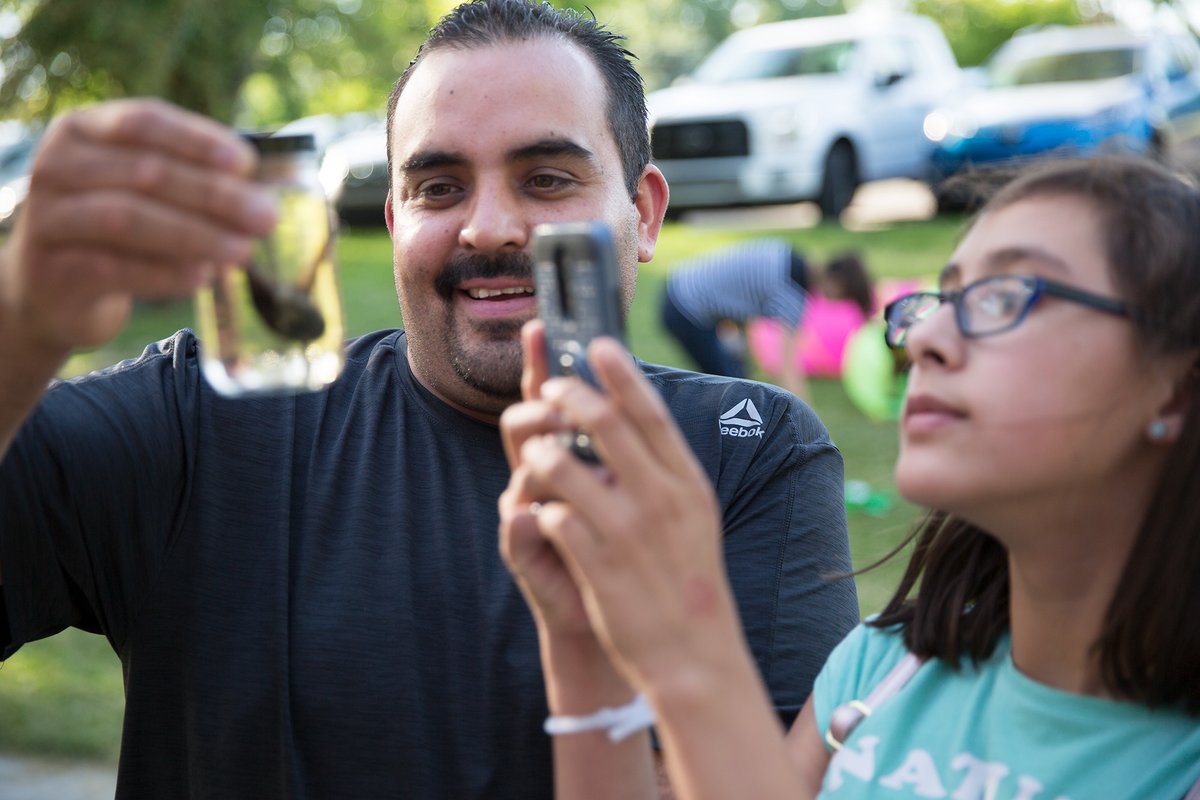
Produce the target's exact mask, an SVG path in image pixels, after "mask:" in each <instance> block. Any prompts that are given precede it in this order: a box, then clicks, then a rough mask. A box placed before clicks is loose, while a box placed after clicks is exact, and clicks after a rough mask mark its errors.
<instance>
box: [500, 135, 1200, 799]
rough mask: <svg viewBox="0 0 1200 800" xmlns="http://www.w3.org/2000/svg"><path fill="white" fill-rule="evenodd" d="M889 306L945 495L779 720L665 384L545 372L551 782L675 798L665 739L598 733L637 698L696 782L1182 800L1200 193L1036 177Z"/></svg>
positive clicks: (539, 437) (1199, 691) (614, 365)
mask: <svg viewBox="0 0 1200 800" xmlns="http://www.w3.org/2000/svg"><path fill="white" fill-rule="evenodd" d="M886 320H887V323H888V338H889V341H890V343H892V344H893V345H897V346H902V347H904V348H905V349H906V350H907V354H908V356H909V358H910V360H911V363H912V367H911V371H910V374H909V378H908V388H907V397H906V401H905V406H904V411H903V415H902V418H901V421H900V437H901V442H900V444H901V447H900V455H899V459H898V461H897V464H896V471H895V477H896V485H897V487H898V489H899V490H900V492H901V493H902V494H903V495H904V496H905V497H907V498H908V499H910V500H912V501H913V502H916V503H919V504H922V505H924V506H927V507H928V508H929V509H931V511H930V512H929V514H928V516H927V517H926V518H925V520H924V521H923V522H922V523H920V524H919V525H918V527H917V528H916V530H915V531H914V534H913V540H914V546H913V549H912V556H911V560H910V562H909V564H908V567H907V569H906V571H905V573H904V575H903V577H902V579H901V582H900V586H899V588H898V589H897V591H896V593H895V595H894V596H893V597H892V599H891V600H890V601H889V602H888V603H887V605H886V606H885V608H884V609H883V610H882V612H881V613H879V614H878V615H876V616H874V617H872V618H870V619H869V620H868V621H866V622H865V623H864V624H863V625H861V626H860V627H859V628H858V629H856V630H855V631H854V632H852V633H851V634H850V635H849V636H848V637H847V639H846V640H845V641H843V643H842V644H841V645H840V646H839V647H838V648H837V649H836V650H835V651H834V653H833V654H832V655H831V656H830V658H829V660H828V661H827V662H826V665H825V667H824V669H823V670H822V672H821V674H820V676H819V677H818V679H817V682H816V685H815V687H814V690H813V693H812V695H811V697H810V698H809V700H808V703H807V704H806V706H805V708H804V710H803V711H802V712H801V714H800V716H799V717H798V718H797V720H796V722H795V723H794V725H793V726H792V728H791V730H790V731H788V732H787V733H786V735H785V734H784V732H783V731H781V730H780V729H779V727H778V723H777V722H776V721H775V717H774V716H773V714H772V712H771V707H770V705H769V703H768V701H767V698H766V695H765V693H764V691H763V689H762V684H761V679H760V677H759V676H758V674H757V672H756V670H755V667H754V665H753V662H752V660H751V658H750V656H749V654H748V653H747V651H746V647H745V645H744V642H743V637H742V633H741V630H740V627H739V620H738V618H737V613H736V610H735V606H734V603H733V601H732V599H731V597H730V594H729V590H728V587H727V584H726V582H725V578H724V574H723V570H722V564H721V550H720V546H719V538H720V536H721V521H720V519H719V518H718V517H717V514H716V512H715V510H714V509H715V504H714V503H713V501H712V490H711V489H710V488H709V487H708V486H707V485H705V480H704V475H703V474H702V473H701V471H700V470H699V468H698V467H697V466H696V464H695V462H694V460H693V458H692V456H691V454H690V453H689V452H688V450H687V447H686V445H685V444H684V442H683V440H682V438H681V437H680V435H679V434H678V432H677V431H676V429H675V427H674V426H673V424H672V423H671V421H670V419H669V418H668V417H667V415H666V413H665V411H664V406H663V404H662V402H661V401H660V399H659V398H658V397H657V396H655V394H654V392H653V391H652V390H651V389H650V388H649V387H648V385H646V384H645V382H644V381H642V380H641V379H640V376H639V375H638V374H637V372H636V370H635V369H634V368H633V366H632V364H631V362H630V359H629V358H628V357H627V355H626V354H625V353H624V352H623V351H622V350H621V349H620V348H619V346H617V345H616V343H614V342H611V341H601V342H597V343H595V344H594V345H593V347H592V349H591V351H590V356H591V359H592V361H593V365H594V369H595V372H596V374H597V375H598V376H600V378H601V379H602V381H603V382H604V384H605V386H606V388H607V394H606V395H602V394H599V393H597V392H595V391H593V390H591V389H590V388H589V387H587V386H584V385H582V384H581V383H579V382H570V381H561V380H560V381H551V382H549V383H545V384H543V383H542V378H543V376H544V368H543V367H542V365H541V364H540V363H539V359H538V358H529V359H528V364H527V369H526V382H525V386H526V387H527V390H528V391H527V395H528V396H529V399H528V401H527V402H526V403H523V404H520V405H518V406H516V407H514V408H513V409H510V411H509V412H508V413H507V414H506V415H505V417H504V419H503V420H502V429H503V431H504V434H505V437H506V448H507V452H508V454H509V458H510V460H511V462H512V464H513V467H514V472H513V476H512V480H511V482H510V485H509V488H508V490H507V491H506V492H505V494H504V495H503V497H502V498H501V503H500V507H501V546H502V549H503V551H504V554H505V557H506V560H507V562H508V564H509V566H510V569H512V571H513V573H514V575H515V577H516V578H517V580H518V582H519V583H520V585H521V587H522V590H523V591H524V593H525V596H526V599H527V601H528V602H529V603H530V606H531V608H532V609H533V611H534V616H535V618H536V619H537V620H538V626H539V633H540V635H541V637H542V653H543V662H544V667H545V678H546V685H547V695H548V698H549V701H550V708H551V711H552V713H553V715H554V717H552V722H551V724H550V725H549V726H548V727H549V729H550V730H552V731H563V732H562V733H559V734H558V735H556V736H555V741H554V748H555V758H556V771H557V780H558V785H559V790H560V793H559V797H560V798H582V797H592V798H609V797H613V798H615V797H626V798H628V797H645V798H651V797H655V796H656V789H655V787H654V781H653V771H652V764H653V762H652V755H651V748H650V746H649V745H648V743H647V741H646V734H644V733H635V734H633V735H629V736H625V737H624V738H620V737H618V736H611V737H608V736H605V734H606V733H613V732H614V731H615V733H618V734H622V735H624V734H628V733H629V728H631V727H632V728H637V727H638V726H639V725H643V724H645V723H646V722H647V720H648V719H649V715H646V714H640V713H639V712H643V711H645V709H646V705H648V706H649V707H652V708H653V710H654V712H656V714H657V723H656V725H657V737H658V741H659V742H660V743H661V746H662V751H661V752H662V756H663V759H664V761H665V764H666V768H667V772H668V774H669V776H670V778H671V782H672V784H673V786H674V791H675V793H676V796H677V797H686V798H754V800H769V799H770V798H781V800H782V798H788V800H794V798H802V797H816V796H819V797H823V798H824V797H828V798H864V797H888V798H893V797H895V798H908V797H947V798H949V797H953V798H1020V800H1055V798H1068V797H1069V798H1075V800H1080V798H1100V797H1103V798H1182V797H1184V796H1185V795H1188V796H1189V797H1190V796H1191V795H1190V794H1189V791H1190V790H1193V788H1194V784H1197V781H1198V779H1200V624H1198V622H1197V620H1200V492H1198V491H1197V490H1196V488H1195V480H1196V477H1195V476H1196V475H1197V474H1200V408H1198V407H1200V386H1198V385H1197V375H1198V368H1197V360H1198V358H1200V193H1198V192H1197V190H1196V188H1195V187H1193V186H1192V185H1190V184H1189V183H1186V182H1184V181H1183V180H1181V179H1179V178H1177V177H1176V176H1174V175H1173V174H1171V173H1170V172H1168V171H1167V170H1165V169H1164V168H1162V167H1160V166H1158V165H1156V164H1153V163H1150V162H1147V161H1142V160H1135V159H1129V158H1119V157H1105V158H1100V159H1096V160H1091V161H1086V162H1074V161H1071V162H1058V163H1055V164H1052V165H1049V166H1045V167H1041V168H1038V169H1037V170H1036V171H1032V172H1029V173H1026V174H1025V175H1023V176H1022V177H1020V178H1018V179H1017V180H1016V181H1014V182H1013V183H1011V184H1009V185H1008V186H1007V187H1005V188H1004V189H1002V190H1001V191H1000V192H999V193H998V194H997V195H996V196H995V197H994V198H993V199H992V200H991V201H990V203H989V204H988V205H987V206H986V207H985V208H984V210H983V211H982V212H981V213H980V215H979V216H978V217H977V218H976V219H975V221H974V222H973V224H972V225H971V227H970V229H969V230H968V232H967V234H966V235H965V237H964V238H963V240H962V242H961V243H960V244H959V246H958V248H957V249H956V250H955V252H954V254H953V256H952V257H951V259H950V262H949V264H948V265H947V266H946V267H945V268H944V269H943V270H942V273H941V277H940V286H939V290H938V291H936V292H923V293H918V294H916V295H913V296H910V297H906V298H901V299H900V300H898V301H896V302H894V303H893V304H892V305H891V306H889V308H888V310H887V314H886ZM538 337H539V331H538V329H537V327H536V323H534V324H532V325H531V328H530V329H529V330H528V331H527V334H526V352H527V353H538V352H540V348H539V345H540V342H539V340H538ZM539 387H540V388H539ZM563 427H582V428H586V429H588V430H590V431H591V433H592V439H593V441H594V442H595V444H596V446H597V449H598V450H599V451H600V453H601V456H602V458H603V460H604V467H603V468H601V469H596V468H594V467H589V466H587V465H584V464H583V463H581V462H578V461H573V460H572V457H571V456H570V455H569V454H568V453H567V452H566V451H565V450H564V449H563V448H562V447H561V446H560V445H559V444H557V441H558V440H557V439H556V437H555V436H554V435H553V432H554V431H556V430H558V429H560V428H563ZM748 502H752V499H749V500H748ZM797 513H803V501H802V499H801V501H800V502H799V504H798V512H797ZM635 693H640V696H641V697H642V698H644V701H645V704H643V702H642V701H640V700H639V702H637V703H633V704H629V701H630V699H631V698H633V697H634V695H635ZM881 697H882V698H884V700H882V701H881V700H880V698H881ZM600 707H607V708H608V709H609V710H608V711H607V713H602V714H595V713H592V712H594V711H595V710H596V709H597V708H600ZM620 723H627V724H625V725H621V724H620ZM614 726H615V727H614ZM618 729H619V730H618ZM570 731H577V732H570ZM610 738H612V739H617V738H620V741H618V742H613V741H610ZM1196 791H1200V790H1196Z"/></svg>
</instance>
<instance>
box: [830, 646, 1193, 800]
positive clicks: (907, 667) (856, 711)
mask: <svg viewBox="0 0 1200 800" xmlns="http://www.w3.org/2000/svg"><path fill="white" fill-rule="evenodd" d="M923 663H925V660H924V659H923V658H919V657H917V656H915V655H913V654H912V653H909V654H907V655H906V656H904V658H902V659H900V663H898V664H896V666H894V667H892V670H891V672H889V673H888V674H887V675H885V676H884V678H883V680H882V681H880V682H879V685H878V686H876V687H875V688H874V689H872V690H871V693H870V694H869V695H867V699H866V700H851V701H850V702H848V703H845V704H844V705H840V706H838V707H837V708H835V709H834V710H833V714H832V715H831V716H830V718H829V730H827V731H825V742H826V743H827V744H828V745H829V746H830V747H831V748H833V749H834V750H841V749H842V745H843V744H844V743H845V741H846V738H847V737H849V736H850V734H851V733H852V732H853V731H854V729H855V728H856V727H858V724H859V723H860V722H862V721H863V720H864V719H865V718H867V717H869V716H871V712H872V711H874V710H875V709H877V708H879V706H881V705H883V703H884V701H885V700H887V699H888V698H890V697H891V696H892V695H894V694H896V692H898V691H900V690H901V689H903V688H904V686H905V684H907V683H908V682H909V681H910V680H912V676H913V675H916V674H917V670H918V669H920V668H921V664H923ZM1186 800H1193V798H1191V797H1190V796H1189V797H1188V798H1186Z"/></svg>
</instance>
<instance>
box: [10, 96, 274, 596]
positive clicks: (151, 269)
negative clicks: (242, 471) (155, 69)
mask: <svg viewBox="0 0 1200 800" xmlns="http://www.w3.org/2000/svg"><path fill="white" fill-rule="evenodd" d="M253 169H254V155H253V152H252V151H251V149H250V148H249V147H248V146H247V145H246V144H245V143H244V142H241V141H240V140H239V139H238V137H237V136H235V135H234V134H233V133H232V132H231V131H229V130H227V129H225V128H224V127H222V126H220V125H218V124H217V123H215V122H213V121H211V120H208V119H206V118H204V117H200V116H198V115H195V114H192V113H190V112H186V111H183V110H182V109H178V108H175V107H173V106H170V105H168V104H166V103H163V102H160V101H156V100H135V101H122V102H116V103H108V104H103V105H99V106H95V107H92V108H89V109H87V110H84V111H78V112H73V113H70V114H67V115H65V116H63V117H61V118H59V119H58V120H57V121H56V122H55V123H53V124H52V125H51V127H50V129H49V130H48V131H47V133H46V135H45V137H44V139H43V141H42V145H41V149H40V150H39V152H38V155H37V157H36V158H35V160H34V164H33V171H32V173H31V176H30V184H29V194H28V196H27V198H26V200H25V204H24V207H23V209H22V211H21V214H20V216H19V218H18V219H17V222H16V225H15V227H14V229H13V233H12V236H11V237H10V238H9V240H8V241H7V242H6V243H5V245H4V247H3V249H0V458H2V457H3V456H4V454H5V453H7V452H8V448H9V447H10V446H11V444H12V441H13V438H14V436H15V435H16V432H17V431H18V430H19V429H20V427H21V425H22V423H23V422H24V421H25V419H26V418H27V417H28V416H29V414H30V413H31V411H32V410H33V409H34V407H35V406H36V405H37V403H38V400H39V398H40V397H41V395H42V393H43V392H44V391H45V388H46V385H47V384H48V383H49V381H50V380H51V378H53V376H54V374H55V372H56V371H57V370H58V368H59V367H60V366H61V364H62V362H63V361H64V360H65V358H66V357H67V355H68V354H69V353H70V352H71V351H72V350H73V349H75V348H78V347H93V346H96V345H99V344H101V343H103V342H106V341H108V340H109V339H111V338H112V337H113V336H115V335H116V334H117V332H118V331H119V330H120V329H121V328H122V327H123V326H124V324H125V322H126V320H127V319H128V318H129V314H130V311H131V309H132V307H133V301H134V299H135V298H141V297H144V298H155V297H169V296H183V295H186V294H188V293H190V292H192V291H194V290H195V289H196V287H197V286H199V285H200V284H201V283H202V282H203V281H204V280H205V279H206V278H207V277H208V276H209V275H211V274H212V272H213V270H214V269H216V268H217V267H216V265H221V264H229V263H235V262H237V261H239V260H241V259H242V258H243V257H245V256H246V255H248V253H249V252H250V247H251V242H252V239H253V237H254V236H256V235H259V234H262V233H265V232H266V231H268V230H269V229H270V227H271V226H272V225H273V224H274V219H275V211H274V209H273V207H272V206H271V204H270V201H269V200H267V198H266V197H265V196H264V195H262V194H261V193H260V192H259V191H258V190H257V188H256V187H254V185H253V184H252V183H251V181H250V180H249V178H250V176H251V175H252V172H253ZM0 575H2V572H0ZM0 581H2V577H0Z"/></svg>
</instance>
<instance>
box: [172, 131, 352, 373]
mask: <svg viewBox="0 0 1200 800" xmlns="http://www.w3.org/2000/svg"><path fill="white" fill-rule="evenodd" d="M246 138H247V140H249V141H250V142H251V143H252V144H253V145H254V146H255V147H256V148H257V150H258V154H259V168H258V180H259V181H260V182H261V183H262V184H263V185H265V186H266V187H268V188H269V189H270V191H271V192H273V193H274V195H275V198H276V201H277V203H278V205H279V221H278V224H277V225H276V226H275V229H274V230H273V231H272V232H271V233H270V234H268V235H267V236H264V237H263V238H261V239H259V240H258V241H257V242H256V243H255V246H254V252H253V255H252V256H251V258H250V260H249V261H248V262H247V263H245V264H236V265H233V266H232V268H230V269H227V270H223V271H222V272H221V274H219V275H218V276H217V277H216V278H215V279H214V280H213V282H212V283H210V284H209V285H208V286H205V287H203V288H202V289H201V290H200V291H199V292H197V293H196V328H197V334H198V335H199V337H200V356H201V369H202V371H203V373H204V376H205V378H206V379H207V380H208V382H209V383H210V384H212V386H213V388H214V389H216V390H217V391H218V392H219V393H221V394H223V395H226V396H228V397H239V396H243V395H255V394H276V393H297V392H306V391H316V390H320V389H323V388H324V387H326V386H328V385H329V384H330V383H332V382H333V381H334V379H336V378H337V376H338V375H339V374H340V373H341V370H342V363H343V350H342V346H343V341H344V339H345V322H344V319H343V311H342V298H341V291H340V289H339V287H338V275H337V266H336V253H335V246H336V228H337V226H336V217H335V216H334V214H333V211H332V209H331V207H330V204H329V202H328V200H327V199H326V197H325V194H324V192H323V191H322V189H321V184H320V182H319V181H318V180H317V169H318V164H317V154H316V150H315V148H314V145H313V138H312V137H311V136H307V135H301V136H261V135H253V136H247V137H246Z"/></svg>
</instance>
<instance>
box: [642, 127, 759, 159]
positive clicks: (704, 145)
mask: <svg viewBox="0 0 1200 800" xmlns="http://www.w3.org/2000/svg"><path fill="white" fill-rule="evenodd" d="M651 146H652V147H653V150H654V158H655V159H657V160H662V159H670V158H723V157H726V156H745V155H749V154H750V144H749V136H748V135H747V133H746V125H745V123H743V122H741V121H740V120H722V121H720V122H685V123H680V124H677V125H655V126H654V130H653V131H652V132H651Z"/></svg>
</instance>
